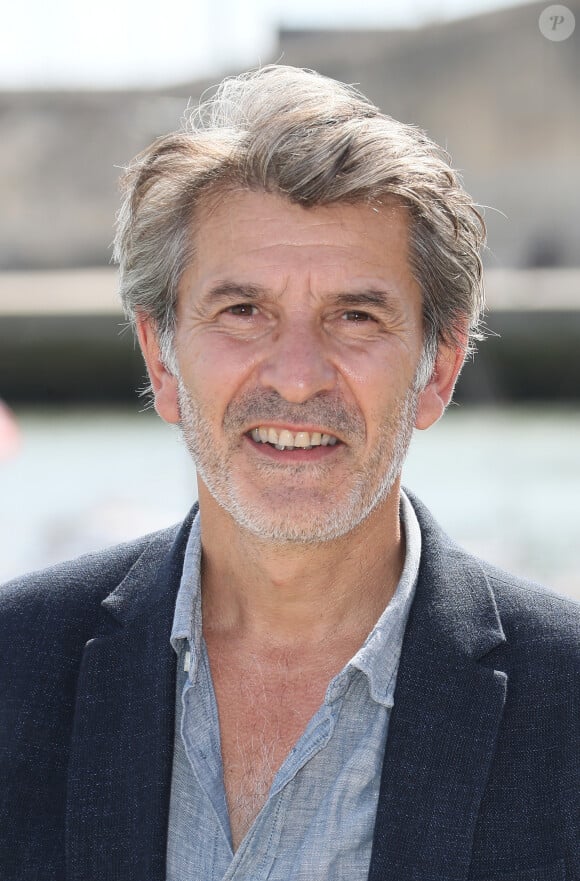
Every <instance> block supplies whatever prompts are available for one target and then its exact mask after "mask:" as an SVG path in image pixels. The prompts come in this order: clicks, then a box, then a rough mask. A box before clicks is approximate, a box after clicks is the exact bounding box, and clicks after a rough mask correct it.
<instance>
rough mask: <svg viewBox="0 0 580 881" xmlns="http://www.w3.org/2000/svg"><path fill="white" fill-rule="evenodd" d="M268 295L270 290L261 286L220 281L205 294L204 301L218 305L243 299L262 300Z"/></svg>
mask: <svg viewBox="0 0 580 881" xmlns="http://www.w3.org/2000/svg"><path fill="white" fill-rule="evenodd" d="M267 293H268V289H267V288H265V287H263V285H259V284H245V283H241V284H240V283H238V282H235V281H219V282H217V284H215V285H212V287H211V288H209V289H208V290H207V291H206V292H205V294H204V299H205V300H210V301H211V302H212V303H216V302H218V303H219V301H220V300H235V299H236V297H241V298H242V299H244V300H260V299H262V298H263V297H265V296H266V295H267Z"/></svg>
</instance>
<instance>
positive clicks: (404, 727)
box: [0, 492, 580, 881]
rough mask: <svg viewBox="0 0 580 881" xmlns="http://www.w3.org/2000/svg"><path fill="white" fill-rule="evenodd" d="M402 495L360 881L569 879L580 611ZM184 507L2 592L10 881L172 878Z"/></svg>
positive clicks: (575, 810)
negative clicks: (383, 712) (410, 549)
mask: <svg viewBox="0 0 580 881" xmlns="http://www.w3.org/2000/svg"><path fill="white" fill-rule="evenodd" d="M407 495H408V496H409V498H410V499H411V503H412V505H413V507H414V509H415V513H416V515H417V519H418V521H419V525H420V527H421V538H422V552H421V565H420V569H419V577H418V580H417V588H416V593H415V600H414V602H413V607H412V609H411V612H410V615H409V619H408V623H407V628H406V631H405V637H404V641H403V649H402V652H401V659H400V663H399V670H398V673H397V686H396V692H395V703H394V706H393V709H392V711H391V718H390V721H389V737H388V741H387V745H386V750H385V756H384V761H383V766H382V771H381V780H380V792H379V800H378V804H377V814H376V821H375V829H374V836H373V848H372V853H371V862H370V868H369V881H580V608H579V606H578V604H577V603H574V602H572V601H570V600H567V599H563V598H560V597H558V596H555V595H554V594H551V593H550V592H548V591H546V590H543V589H541V588H539V587H538V586H537V585H533V584H530V583H529V582H526V581H524V580H522V579H519V578H516V577H515V576H513V575H510V574H508V573H505V572H501V571H499V570H497V569H496V568H495V567H493V566H489V565H488V564H486V563H484V562H482V561H480V560H477V559H475V558H474V557H473V556H471V555H470V554H467V553H466V552H465V551H463V550H462V549H461V548H459V547H458V546H457V545H456V544H455V543H454V542H453V541H451V539H449V537H448V536H446V535H445V533H444V532H443V531H442V530H441V529H440V527H439V526H438V525H437V524H436V522H435V521H434V519H433V517H432V516H431V515H430V513H429V512H428V511H427V509H426V508H425V507H424V506H423V505H422V504H421V503H420V502H419V500H418V499H416V498H415V497H413V496H411V495H410V494H409V493H408V492H407ZM195 513H196V508H194V509H193V511H192V512H191V515H190V516H189V517H188V518H187V519H186V521H185V522H184V523H183V525H182V526H181V528H175V529H170V530H166V531H163V532H160V533H156V534H154V535H152V536H146V537H145V538H142V539H139V540H138V541H136V542H131V543H130V544H128V545H123V546H119V547H116V548H111V549H109V550H107V551H103V552H101V553H98V554H92V555H90V556H88V557H83V558H81V559H79V560H74V561H72V562H69V563H65V564H62V565H59V566H56V567H53V568H51V569H49V570H46V571H44V572H36V573H32V574H30V575H27V576H24V577H22V578H18V579H16V580H14V581H12V582H11V583H9V584H7V585H4V586H2V587H0V879H2V881H93V879H99V881H165V873H166V849H167V825H168V815H169V798H170V791H171V773H172V756H173V743H174V709H175V689H176V657H175V652H174V651H173V649H172V648H171V645H170V643H169V637H170V634H171V626H172V620H173V614H174V609H175V599H176V596H177V591H178V588H179V583H180V578H181V574H182V570H183V555H184V551H185V546H186V544H187V538H188V535H189V530H190V526H191V522H192V518H193V516H194V515H195Z"/></svg>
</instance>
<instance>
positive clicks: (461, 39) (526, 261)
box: [0, 0, 580, 599]
mask: <svg viewBox="0 0 580 881" xmlns="http://www.w3.org/2000/svg"><path fill="white" fill-rule="evenodd" d="M563 9H564V11H565V12H564V17H563V18H564V19H565V20H564V21H562V22H560V20H559V18H558V16H561V14H562V10H563ZM573 15H575V18H576V22H577V24H578V27H577V28H576V30H575V31H573V32H572V33H568V32H569V31H570V29H571V22H572V16H573ZM579 39H580V3H579V2H578V0H573V2H572V0H570V2H568V3H567V4H566V7H561V6H558V7H557V9H556V8H554V10H551V9H550V8H549V4H547V3H513V2H512V3H509V2H502V0H487V2H486V0H479V2H477V0H454V2H452V0H390V2H389V0H381V2H378V0H376V2H375V0H366V2H365V3H364V4H355V3H352V0H332V2H330V0H292V3H290V2H288V0H287V2H280V0H245V2H243V3H242V2H234V0H197V2H193V0H190V2H185V0H165V3H164V4H162V6H153V5H151V6H148V5H144V4H142V3H138V2H137V0H124V2H115V3H113V0H101V3H100V4H98V6H92V7H87V6H86V4H85V5H83V4H78V3H74V2H73V0H54V2H53V3H51V4H43V3H42V2H41V0H30V2H28V3H27V4H10V5H9V6H8V7H7V8H6V9H5V10H4V11H3V25H2V34H1V36H0V41H1V42H0V46H1V51H0V194H1V200H0V398H2V399H3V400H4V404H3V405H0V536H1V538H0V580H3V579H5V578H8V577H11V576H13V575H16V574H18V573H20V572H24V571H27V570H30V569H33V568H37V567H39V566H43V565H45V564H47V563H49V562H53V561H56V560H59V559H63V558H66V557H69V556H72V555H75V554H77V553H81V552H83V551H85V550H89V549H93V548H98V547H102V546H104V545H105V544H110V543H114V542H116V541H119V540H124V539H127V538H130V537H131V536H133V535H138V534H142V533H143V532H146V531H149V530H153V529H155V528H158V527H161V526H164V525H168V524H170V523H172V522H175V521H177V520H178V519H180V518H181V517H182V516H183V515H184V514H185V512H186V511H187V510H188V508H189V506H190V504H191V502H192V500H193V499H194V498H195V493H196V487H195V476H194V473H193V468H192V466H191V464H190V462H189V459H188V456H187V453H186V451H185V449H184V447H183V445H182V443H181V440H180V437H179V434H178V432H177V431H175V430H174V429H172V428H170V427H168V426H166V425H164V424H163V423H161V421H160V420H159V419H158V418H157V417H156V416H155V414H154V413H153V412H152V411H151V410H147V409H146V407H145V404H144V402H143V400H142V399H139V398H138V396H137V394H136V389H138V388H139V387H141V386H142V384H143V380H144V369H143V366H142V362H141V359H140V357H139V355H138V353H137V352H136V349H135V345H134V342H133V339H132V336H131V333H130V332H128V331H127V330H126V328H125V326H124V321H123V316H122V314H121V311H120V308H119V304H118V301H117V296H116V273H115V269H114V268H113V267H111V266H110V259H111V240H112V237H113V224H114V218H115V212H116V210H117V207H118V192H117V183H118V177H119V174H120V168H121V167H122V166H123V165H124V164H126V163H127V162H128V160H129V159H130V158H131V157H132V156H133V155H134V154H135V153H137V152H138V151H139V150H141V149H142V148H143V147H145V146H146V145H147V144H149V143H150V142H151V140H153V139H154V138H155V137H157V136H159V135H161V134H164V133H166V132H168V131H170V130H172V129H175V128H177V127H178V126H179V124H180V119H181V116H182V114H183V112H184V110H185V109H186V107H187V105H188V104H189V105H191V104H195V103H196V102H197V100H198V99H199V97H200V95H201V94H202V93H203V92H204V91H205V90H206V89H208V88H210V87H212V86H214V85H215V84H217V82H218V81H219V80H220V79H221V78H222V76H224V75H226V74H230V73H237V72H239V71H241V70H244V69H247V68H249V67H255V66H256V65H258V64H264V63H267V62H270V61H280V62H282V63H286V64H293V65H298V66H304V67H311V68H314V69H316V70H318V71H320V72H321V73H324V74H327V75H329V76H332V77H335V78H337V79H340V80H343V81H346V82H350V83H356V84H358V85H359V86H360V88H361V90H362V91H363V92H364V93H365V94H367V95H368V96H369V97H370V98H371V99H372V100H373V101H374V102H376V103H377V104H378V105H379V106H380V107H381V108H382V109H383V110H384V111H386V112H387V113H389V114H391V115H393V116H395V117H397V118H398V119H400V120H402V121H404V122H408V123H413V124H416V125H419V126H420V127H422V128H424V129H426V131H427V132H428V134H429V135H430V136H431V137H432V138H434V139H435V140H436V141H438V142H439V143H441V144H442V145H443V146H445V147H446V148H447V150H448V151H449V152H450V154H451V156H452V159H453V163H454V165H455V167H457V168H459V169H460V170H461V172H462V175H463V178H464V181H465V184H466V186H467V189H468V190H469V191H470V192H471V193H472V194H473V195H474V197H475V199H476V200H477V201H478V202H479V203H480V204H481V205H484V206H489V207H487V208H486V209H485V212H484V213H485V218H486V222H487V224H488V229H489V248H488V250H487V252H486V255H485V267H486V278H487V282H486V287H487V293H488V301H489V314H488V319H487V323H488V327H489V329H490V331H491V336H490V338H489V339H488V340H487V341H486V342H485V343H483V344H482V345H481V347H480V352H479V354H478V355H477V357H476V359H475V361H474V362H473V363H469V364H467V366H466V367H465V369H464V371H463V374H462V376H461V378H460V381H459V385H458V389H457V394H456V403H455V404H454V405H453V406H452V407H451V408H450V410H449V412H448V413H447V414H446V416H445V418H444V419H443V420H442V421H441V422H440V423H438V424H437V425H436V426H435V427H434V428H432V429H431V430H430V431H428V432H423V433H416V437H415V438H414V440H413V444H412V449H411V453H410V457H409V461H408V463H407V466H406V469H405V481H406V484H407V485H408V486H409V487H410V488H412V489H413V490H414V491H415V492H416V493H418V494H419V495H420V496H421V497H422V498H423V500H424V501H425V502H426V503H427V504H428V505H429V506H430V507H431V509H432V511H433V513H434V514H435V516H436V517H437V518H438V519H439V521H440V522H441V523H442V525H443V526H444V527H445V528H447V529H448V530H449V531H450V532H451V533H452V534H453V535H454V537H455V538H457V539H458V540H459V541H460V542H461V543H463V544H464V545H465V546H466V547H468V548H469V549H470V550H472V551H474V552H475V553H478V554H480V555H481V556H484V557H486V558H487V559H490V560H492V561H494V562H496V563H497V564H499V565H502V566H504V567H506V568H509V569H512V570H514V571H516V572H519V573H520V574H524V575H527V576H529V577H531V578H534V579H536V580H539V581H542V582H544V583H546V584H548V585H549V586H551V587H552V588H553V589H554V590H556V591H558V592H560V593H564V594H568V595H571V596H576V597H577V598H579V599H580V570H579V567H578V563H577V551H578V545H579V541H580V354H579V352H580V213H579V203H580V162H579V154H578V145H579V144H580V101H579V83H580V51H579Z"/></svg>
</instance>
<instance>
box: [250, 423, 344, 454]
mask: <svg viewBox="0 0 580 881" xmlns="http://www.w3.org/2000/svg"><path fill="white" fill-rule="evenodd" d="M248 437H251V438H252V440H253V441H255V443H257V444H269V445H270V446H272V447H275V448H276V449H277V450H311V449H312V448H313V447H332V446H336V445H337V444H340V443H341V441H339V439H338V438H337V437H335V436H334V435H332V434H326V433H322V432H319V431H312V432H310V431H296V432H292V431H289V430H288V429H286V428H283V429H276V428H272V427H271V426H263V425H261V426H260V427H259V428H254V429H252V430H251V431H249V432H248Z"/></svg>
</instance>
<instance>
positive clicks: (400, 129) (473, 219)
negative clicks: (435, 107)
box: [0, 66, 580, 881]
mask: <svg viewBox="0 0 580 881" xmlns="http://www.w3.org/2000/svg"><path fill="white" fill-rule="evenodd" d="M124 188H125V196H124V203H123V208H122V211H121V213H120V216H119V228H118V236H117V248H116V253H117V258H118V260H119V263H120V270H121V294H122V297H123V301H124V303H125V307H126V309H127V312H128V314H129V315H130V316H131V318H132V320H134V322H135V326H136V329H137V333H138V337H139V342H140V344H141V348H142V351H143V355H144V357H145V361H146V364H147V369H148V372H149V377H150V380H151V389H152V393H153V396H154V401H155V407H156V409H157V412H158V413H159V415H160V416H161V417H162V418H163V419H165V420H166V421H167V422H170V423H178V424H180V425H181V428H182V431H183V435H184V437H185V440H186V442H187V445H188V447H189V449H190V451H191V454H192V457H193V459H194V461H195V465H196V468H197V474H198V486H199V507H198V506H197V505H196V506H195V507H194V508H193V510H192V512H191V514H190V515H189V517H188V518H187V520H186V521H185V523H184V524H183V525H182V526H181V527H180V528H178V529H177V528H176V529H171V530H167V531H165V532H162V533H158V534H155V535H153V536H148V537H145V538H143V539H141V540H139V541H136V542H134V543H132V544H128V545H124V546H121V547H117V548H113V549H110V550H108V551H104V552H102V553H100V554H96V555H90V556H88V557H85V558H82V559H81V560H78V561H76V562H72V563H67V564H64V565H61V566H57V567H55V568H53V569H50V570H48V571H46V572H44V573H38V574H33V575H30V576H28V577H26V578H24V579H20V580H19V581H17V582H14V583H13V584H11V585H8V586H7V587H5V588H4V590H3V592H2V595H1V596H2V599H1V601H0V609H1V612H0V614H1V616H2V617H1V620H2V628H3V633H4V643H3V650H2V651H3V660H2V663H3V667H2V669H3V673H2V687H3V691H4V695H3V704H2V706H3V710H2V713H3V717H4V725H3V728H2V735H1V737H2V740H1V752H0V757H1V762H2V781H3V782H2V802H1V804H2V815H1V818H0V819H1V822H0V829H1V830H2V831H1V833H0V835H1V838H2V843H3V849H2V856H1V857H0V867H1V870H0V876H1V877H2V879H4V881H32V879H42V881H52V879H55V881H56V879H58V881H61V879H66V881H73V879H74V881H80V879H83V881H86V879H99V881H108V879H119V881H120V879H122V881H161V879H162V878H167V879H170V881H186V879H187V881H214V879H216V881H217V879H220V881H221V879H237V881H240V879H244V881H250V879H251V881H261V879H266V878H268V879H270V881H282V879H283V881H298V879H300V881H322V879H332V881H346V879H348V881H356V879H361V881H362V879H366V878H369V879H371V881H379V879H389V881H460V879H487V881H491V879H497V881H540V879H541V881H555V879H568V881H569V879H577V881H578V879H580V834H579V833H580V816H579V811H580V805H579V792H580V786H579V784H580V776H579V764H580V754H579V750H578V746H579V740H578V732H579V727H580V726H579V714H578V693H579V689H578V667H579V655H580V652H579V648H578V635H579V632H580V615H579V611H578V608H577V606H575V605H574V604H573V603H572V602H570V601H566V600H563V599H559V598H557V597H555V596H552V595H550V594H549V593H547V592H544V591H542V590H541V589H540V588H537V587H534V586H532V585H529V584H526V583H523V582H521V581H519V580H518V579H516V578H514V577H512V576H511V575H507V574H505V573H502V572H499V571H498V570H496V569H494V568H492V567H490V566H488V565H487V564H485V563H482V562H480V561H477V560H475V559H474V558H472V557H470V556H468V555H467V554H466V553H464V552H463V551H462V550H461V549H460V548H459V547H457V546H456V545H454V544H453V543H452V542H451V540H450V539H448V538H447V537H446V536H445V535H444V534H443V533H442V532H441V530H440V529H439V528H438V527H437V525H436V524H435V523H434V521H433V520H432V518H431V516H430V514H429V513H428V512H427V511H426V510H425V508H424V507H423V506H422V505H421V503H420V502H419V501H418V500H417V499H415V498H414V497H412V496H410V495H408V494H405V493H403V492H402V491H401V489H400V475H401V468H402V464H403V460H404V457H405V454H406V451H407V448H408V445H409V440H410V437H411V433H412V430H413V427H416V428H418V429H426V428H428V427H429V426H430V425H432V424H433V423H434V422H435V421H436V420H437V419H438V418H439V417H440V416H441V415H442V413H443V411H444V409H445V407H446V405H447V404H448V402H449V400H450V399H451V395H452V392H453V387H454V384H455V381H456V379H457V376H458V373H459V371H460V369H461V366H462V364H463V361H464V358H465V355H466V352H467V351H469V349H470V347H471V345H472V341H473V339H474V338H477V336H478V327H479V321H480V315H481V309H482V286H481V262H480V257H479V249H480V247H481V245H482V240H483V228H482V222H481V219H480V217H479V215H478V214H477V212H476V210H475V208H474V206H473V203H472V201H471V199H470V198H469V197H468V196H467V194H466V193H465V192H464V191H463V189H462V188H461V186H460V184H459V182H458V179H457V176H456V174H455V173H454V172H453V171H452V170H451V168H450V167H449V165H448V164H447V161H446V159H445V157H444V156H443V155H442V154H441V153H440V152H439V151H438V149H437V148H436V147H435V146H434V145H433V144H432V143H431V142H430V141H429V140H428V139H427V138H426V137H425V136H424V135H423V134H422V133H421V132H419V131H417V130H415V129H413V128H411V127H407V126H404V125H401V124H400V123H398V122H395V121H394V120H392V119H390V118H389V117H387V116H384V115H382V114H381V113H380V112H379V111H378V110H377V109H376V108H375V107H373V106H372V105H371V104H369V103H368V102H367V101H366V99H364V98H363V97H362V96H360V95H359V94H358V93H356V92H355V91H354V90H352V89H350V88H347V87H345V86H342V85H340V84H338V83H336V82H333V81H331V80H328V79H325V78H322V77H319V76H318V75H316V74H314V73H312V72H308V71H300V70H295V69H292V68H288V67H278V66H271V67H267V68H264V69H262V70H260V71H257V72H254V73H251V74H248V75H245V76H242V77H239V78H236V79H232V80H227V81H225V82H224V83H223V84H222V86H221V87H220V90H219V91H218V93H217V95H216V96H215V98H214V99H213V100H211V101H209V102H208V103H207V104H205V105H204V106H203V107H202V108H201V110H200V111H199V113H198V114H197V115H195V116H194V118H193V119H192V120H191V122H190V123H189V124H188V126H187V128H186V129H185V130H184V131H183V132H181V133H178V134H174V135H170V136H168V137H165V138H161V139H160V140H158V141H156V142H155V143H154V144H153V145H152V146H151V147H150V148H149V149H147V150H146V151H145V152H144V153H142V154H141V155H140V156H139V157H137V159H136V160H135V161H134V163H133V164H132V165H131V166H130V168H129V169H128V170H127V172H126V175H125V178H124ZM434 464H436V463H434ZM145 479H146V478H145ZM441 479H442V480H445V475H444V474H442V475H441ZM466 503H467V500H466ZM498 529H501V524H498Z"/></svg>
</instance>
